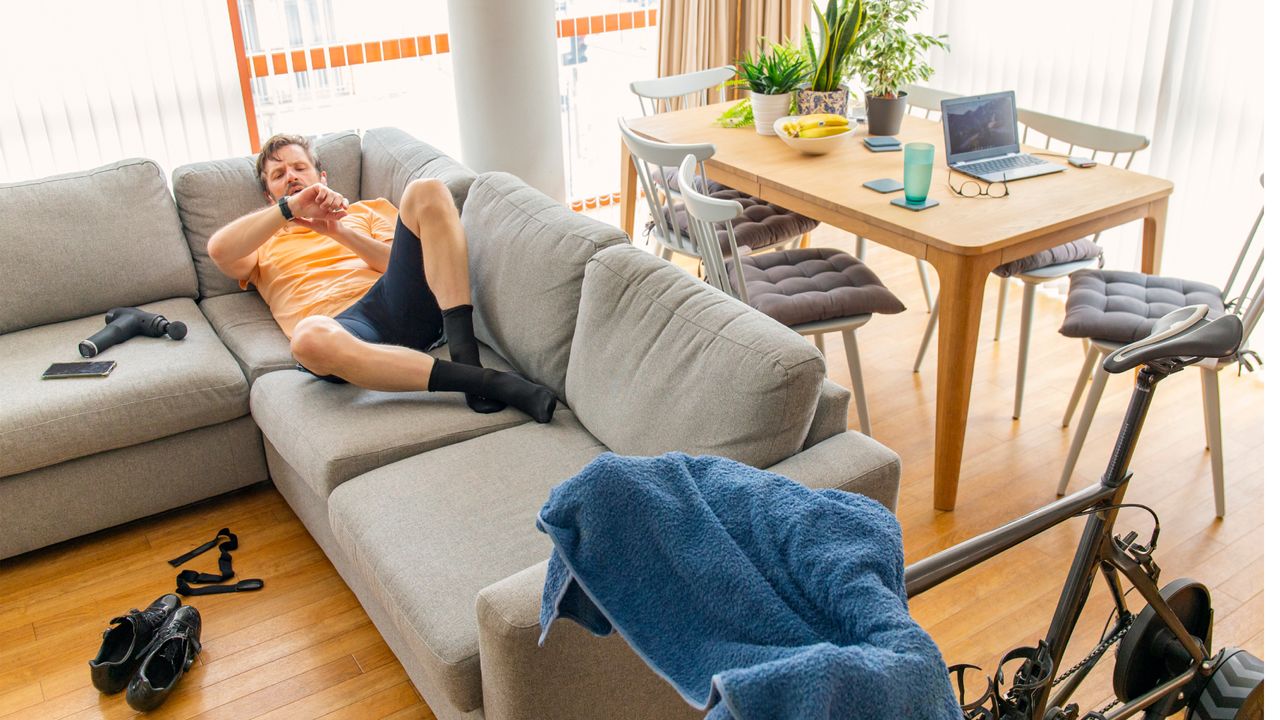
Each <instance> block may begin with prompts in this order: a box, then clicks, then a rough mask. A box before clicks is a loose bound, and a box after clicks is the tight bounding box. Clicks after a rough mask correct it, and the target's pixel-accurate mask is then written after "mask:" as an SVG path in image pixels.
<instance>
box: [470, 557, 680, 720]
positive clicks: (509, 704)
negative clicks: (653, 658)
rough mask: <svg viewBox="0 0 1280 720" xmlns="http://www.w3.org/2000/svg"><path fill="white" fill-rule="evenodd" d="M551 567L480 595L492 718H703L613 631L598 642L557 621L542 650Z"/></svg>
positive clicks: (483, 669)
mask: <svg viewBox="0 0 1280 720" xmlns="http://www.w3.org/2000/svg"><path fill="white" fill-rule="evenodd" d="M546 575H547V563H546V562H542V563H539V564H537V565H534V566H533V567H530V568H527V569H525V570H522V571H520V572H518V573H516V574H514V575H512V576H510V577H508V578H506V579H504V580H500V581H498V582H496V583H494V584H492V585H490V586H489V587H487V588H485V589H483V590H481V591H480V594H479V596H478V597H477V598H476V619H477V621H478V625H479V631H480V679H481V683H482V685H483V688H484V716H485V719H486V720H517V719H520V720H524V719H532V718H557V720H573V719H581V720H587V719H588V718H591V719H594V718H602V717H608V718H615V717H616V718H623V717H625V718H629V719H633V718H634V719H638V720H644V719H649V718H652V720H660V719H666V718H675V719H679V718H690V719H692V718H698V717H701V716H702V713H700V712H698V711H696V710H694V709H693V708H692V707H690V706H689V705H688V704H687V703H686V702H685V701H684V700H683V699H682V698H681V697H680V695H679V693H677V692H676V691H675V689H673V688H672V687H671V686H670V685H668V684H667V683H666V681H665V680H663V679H662V678H661V677H659V676H658V675H657V674H655V673H654V672H653V671H652V670H650V669H649V666H648V665H646V664H645V663H644V661H643V660H641V659H640V658H639V656H637V655H636V654H635V653H634V652H632V650H631V648H630V647H629V646H628V645H627V644H626V642H625V641H624V640H623V639H622V636H620V635H618V634H617V633H614V634H612V635H610V636H609V637H607V638H598V637H595V636H594V635H592V634H591V633H589V632H587V631H586V630H584V629H583V628H582V627H581V626H579V625H578V624H577V623H574V622H571V621H567V620H562V621H558V622H556V623H555V625H553V626H552V628H551V633H550V635H549V636H548V637H547V643H546V645H545V646H543V647H538V635H539V633H540V632H541V628H540V626H539V625H538V612H539V608H540V607H541V602H542V585H543V583H544V581H545V579H546Z"/></svg>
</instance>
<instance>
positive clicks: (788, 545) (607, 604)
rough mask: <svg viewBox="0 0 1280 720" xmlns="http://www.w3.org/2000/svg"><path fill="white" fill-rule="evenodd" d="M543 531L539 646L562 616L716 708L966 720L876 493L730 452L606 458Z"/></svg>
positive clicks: (556, 493) (735, 714) (695, 701)
mask: <svg viewBox="0 0 1280 720" xmlns="http://www.w3.org/2000/svg"><path fill="white" fill-rule="evenodd" d="M538 528H539V529H541V530H542V531H543V532H545V533H547V534H548V535H549V536H550V537H551V540H552V542H553V543H554V544H555V550H554V551H553V552H552V555H551V564H550V567H549V569H548V572H547V582H546V587H545V588H544V590H543V596H542V615H541V621H542V636H541V638H540V640H539V644H542V643H545V642H546V640H547V634H548V632H549V631H550V629H551V624H552V621H553V620H555V618H556V617H566V618H570V619H572V620H575V621H577V622H578V623H580V624H581V625H583V626H584V627H586V628H587V629H588V630H590V631H591V632H593V633H595V634H596V635H600V636H604V635H608V634H609V633H610V632H612V631H613V630H615V629H616V630H617V631H618V632H619V633H621V634H622V636H623V637H624V638H625V639H626V641H627V642H628V643H630V645H631V647H632V648H633V649H634V650H635V651H636V652H637V653H638V654H639V655H640V656H641V657H642V658H644V660H645V661H646V662H647V663H648V664H649V666H650V667H652V668H653V669H654V671H656V672H657V673H658V674H659V675H661V676H662V677H663V678H665V679H666V680H667V681H668V682H670V683H671V684H672V685H673V686H674V687H675V688H676V689H677V690H679V691H680V694H681V695H682V696H684V699H685V700H686V701H688V702H689V703H690V704H691V705H693V706H695V707H699V708H703V709H707V710H709V711H710V712H709V713H708V715H707V717H708V718H720V719H724V718H737V719H738V720H756V719H757V718H758V719H761V720H764V719H765V718H768V719H770V720H778V719H784V720H785V719H788V718H794V719H796V720H801V719H803V720H815V719H816V718H841V719H845V718H858V719H859V720H871V719H873V718H883V719H884V720H904V719H908V720H909V719H912V718H919V719H920V720H926V719H927V720H939V719H940V718H943V719H948V720H959V719H960V717H961V714H960V708H959V706H958V704H957V703H956V700H955V696H954V695H953V693H952V690H951V684H950V681H949V679H948V676H947V669H946V665H945V663H943V660H942V656H941V654H940V653H939V651H938V648H937V646H936V645H935V644H934V643H933V640H932V639H930V637H929V635H928V634H927V633H925V631H924V630H923V629H922V628H921V627H920V626H919V625H917V624H916V623H915V621H913V620H912V619H911V616H910V615H909V614H908V612H907V599H906V588H905V585H904V583H903V553H902V531H901V528H900V527H899V525H898V522H897V519H896V518H894V516H893V514H892V513H890V512H889V511H888V510H887V509H885V507H884V506H882V505H880V504H879V503H877V502H876V501H874V500H871V499H869V498H866V497H863V496H861V495H854V494H851V493H846V492H841V491H839V490H817V491H814V490H810V489H808V488H806V487H804V486H803V485H800V484H799V483H796V482H793V481H791V480H788V479H787V478H784V477H782V476H780V475H775V474H772V473H768V472H764V471H762V470H757V469H755V468H752V467H749V466H747V465H743V464H741V463H737V462H733V461H731V460H726V459H724V458H717V457H690V456H688V455H685V454H682V453H668V454H666V455H663V456H661V457H655V458H640V457H621V456H618V455H614V454H613V453H604V454H602V455H600V456H599V457H598V458H596V459H595V460H594V461H592V462H591V463H590V464H589V465H587V467H586V468H585V469H583V471H582V472H581V473H579V474H578V475H576V476H575V477H573V478H571V479H569V480H567V481H565V482H564V483H562V484H561V485H559V486H557V487H556V488H555V489H553V490H552V491H551V497H550V499H549V500H548V501H547V504H546V505H544V506H543V508H542V510H541V512H540V513H539V516H538ZM553 641H554V640H553Z"/></svg>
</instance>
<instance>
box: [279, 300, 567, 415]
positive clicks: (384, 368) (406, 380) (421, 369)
mask: <svg viewBox="0 0 1280 720" xmlns="http://www.w3.org/2000/svg"><path fill="white" fill-rule="evenodd" d="M290 349H291V350H292V351H293V357H294V359H296V360H297V361H298V362H299V363H301V364H302V366H303V367H305V368H307V369H308V370H310V371H311V372H313V373H315V374H316V375H320V376H325V375H336V376H338V377H340V378H342V379H343V380H346V381H347V382H349V383H351V384H352V385H358V386H360V387H363V388H368V389H370V390H385V391H390V392H405V391H415V390H438V391H446V392H463V393H475V394H478V395H480V396H482V397H483V398H490V397H491V398H494V399H495V400H497V401H499V402H501V403H503V404H504V406H505V404H510V405H511V406H512V407H515V408H517V409H519V410H520V411H522V412H524V413H526V414H528V415H529V416H530V417H532V418H533V419H534V420H537V421H538V422H543V423H545V422H550V420H551V416H552V414H553V413H554V412H555V408H556V396H555V393H553V392H552V391H551V390H550V389H549V388H546V387H543V386H541V385H538V384H535V383H531V382H529V381H528V380H525V379H524V378H522V377H520V376H519V375H516V374H515V373H506V372H498V371H496V370H490V369H485V368H480V367H474V366H470V365H464V364H462V363H456V362H445V361H439V362H437V361H436V359H435V358H433V357H431V356H430V355H428V354H426V353H424V352H419V351H417V350H412V349H410V348H406V347H401V346H398V345H376V344H373V343H368V342H365V341H363V340H361V339H359V338H357V337H355V336H354V335H352V334H351V333H349V332H347V330H346V328H344V327H342V326H341V325H339V324H338V321H337V320H334V319H333V318H330V317H325V316H321V315H313V316H310V317H306V318H303V319H302V321H301V322H299V323H298V325H297V326H296V327H295V328H294V331H293V340H292V341H291V342H290ZM446 371H447V372H446Z"/></svg>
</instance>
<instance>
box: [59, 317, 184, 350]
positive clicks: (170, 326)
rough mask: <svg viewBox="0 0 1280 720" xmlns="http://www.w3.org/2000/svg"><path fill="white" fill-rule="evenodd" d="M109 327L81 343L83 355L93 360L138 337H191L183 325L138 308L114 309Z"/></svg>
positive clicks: (108, 323)
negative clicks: (102, 353)
mask: <svg viewBox="0 0 1280 720" xmlns="http://www.w3.org/2000/svg"><path fill="white" fill-rule="evenodd" d="M106 319H107V326H106V327H104V328H102V329H101V330H99V331H98V332H96V333H94V334H93V336H92V337H90V338H89V339H88V340H84V341H82V342H81V343H80V355H82V356H83V357H87V358H91V357H94V356H95V355H97V354H98V353H100V352H102V351H103V350H106V349H107V348H109V347H111V346H112V345H116V344H119V343H122V342H124V341H125V340H128V339H129V338H131V337H134V336H136V335H146V336H148V337H160V336H162V335H168V336H169V337H170V338H172V339H174V340H181V339H182V338H184V337H186V335H187V326H186V325H184V324H183V323H181V322H169V321H168V320H166V319H165V317H164V316H163V315H157V314H155V313H149V312H146V311H145V310H139V309H137V308H112V309H111V311H110V312H108V313H107V318H106Z"/></svg>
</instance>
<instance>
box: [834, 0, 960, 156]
mask: <svg viewBox="0 0 1280 720" xmlns="http://www.w3.org/2000/svg"><path fill="white" fill-rule="evenodd" d="M864 5H865V9H866V18H865V19H864V20H863V22H862V26H863V27H862V39H861V42H859V43H858V48H857V53H856V54H855V56H854V59H853V62H852V69H853V71H854V72H856V73H857V74H858V77H860V78H862V82H863V87H864V88H865V89H866V98H867V132H868V133H869V134H871V135H896V134H897V133H898V130H899V129H901V127H902V116H903V115H905V114H906V112H907V100H906V97H907V96H906V93H904V92H902V91H901V88H902V87H904V86H906V85H910V84H911V83H916V82H923V81H925V80H928V79H929V77H930V76H931V75H933V68H932V67H931V66H930V65H929V64H928V63H927V62H925V59H924V55H925V53H926V52H928V50H929V48H935V47H936V48H942V49H943V50H947V49H948V46H947V43H946V42H944V38H946V37H947V36H946V35H940V36H938V37H934V36H932V35H926V34H924V33H910V32H907V23H908V22H910V21H911V20H914V19H915V18H916V16H917V15H919V14H920V11H921V10H923V9H924V0H865V3H864Z"/></svg>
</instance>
